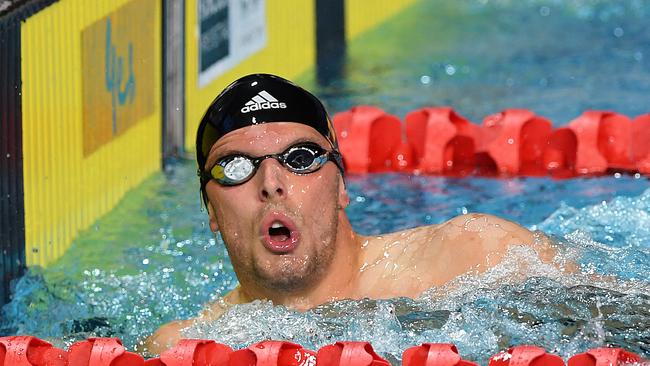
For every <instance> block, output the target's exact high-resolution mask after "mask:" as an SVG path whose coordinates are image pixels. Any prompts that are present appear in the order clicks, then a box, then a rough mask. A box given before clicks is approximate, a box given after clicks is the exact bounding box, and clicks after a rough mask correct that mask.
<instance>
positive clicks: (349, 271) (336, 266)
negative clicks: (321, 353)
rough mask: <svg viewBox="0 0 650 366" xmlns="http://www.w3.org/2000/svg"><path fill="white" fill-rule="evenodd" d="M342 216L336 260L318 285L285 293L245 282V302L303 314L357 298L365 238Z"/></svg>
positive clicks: (243, 290)
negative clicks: (268, 302) (267, 303)
mask: <svg viewBox="0 0 650 366" xmlns="http://www.w3.org/2000/svg"><path fill="white" fill-rule="evenodd" d="M340 215H341V216H342V217H339V227H338V230H337V233H336V243H335V247H336V252H335V254H334V258H333V259H332V262H331V263H330V266H329V268H326V269H325V270H324V273H323V275H322V277H321V278H320V279H319V280H318V281H317V283H315V284H314V285H312V286H309V287H307V288H305V289H300V290H297V291H291V292H285V291H278V290H274V289H268V288H264V287H260V286H259V285H258V284H257V283H255V281H242V283H241V287H240V289H239V292H240V295H241V297H242V300H243V301H242V302H250V301H252V300H261V299H268V300H271V301H272V302H273V303H274V304H276V305H284V306H287V307H291V308H294V309H297V310H301V311H304V310H308V309H310V308H313V307H315V306H318V305H321V304H323V303H326V302H330V301H335V300H341V299H348V298H355V295H356V292H357V291H356V288H357V283H358V277H359V269H360V267H361V264H360V262H359V258H360V254H361V249H362V248H361V240H362V239H363V237H362V236H361V235H358V234H356V233H355V232H354V231H353V230H352V226H351V225H350V222H349V221H348V219H347V217H346V216H345V213H341V214H340Z"/></svg>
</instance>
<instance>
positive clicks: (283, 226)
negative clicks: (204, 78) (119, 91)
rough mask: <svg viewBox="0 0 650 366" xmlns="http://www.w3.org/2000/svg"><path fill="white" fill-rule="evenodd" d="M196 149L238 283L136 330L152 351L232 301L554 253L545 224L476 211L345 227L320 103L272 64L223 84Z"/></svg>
mask: <svg viewBox="0 0 650 366" xmlns="http://www.w3.org/2000/svg"><path fill="white" fill-rule="evenodd" d="M376 143H380V142H376ZM196 152H197V153H196V154H197V161H198V166H199V170H198V173H199V176H200V182H201V193H202V195H203V199H204V201H205V204H206V207H207V210H208V215H209V219H210V228H211V230H212V231H213V232H215V233H217V232H219V233H220V234H221V237H222V238H223V241H224V243H225V245H226V248H227V250H228V254H229V256H230V259H231V261H232V264H233V268H234V270H235V273H236V275H237V278H238V280H239V285H238V286H237V287H236V288H235V289H234V290H233V291H231V292H230V293H228V294H227V295H226V296H225V297H224V298H223V300H222V301H219V302H217V303H213V304H209V305H207V306H206V308H205V310H204V311H203V312H202V313H201V314H200V315H199V317H197V318H195V319H189V320H178V321H174V322H171V323H168V324H166V325H163V326H162V327H160V328H159V329H158V330H157V331H156V332H155V333H154V334H153V335H152V336H151V337H149V338H148V339H147V340H146V341H145V347H146V348H147V350H148V351H149V352H150V353H153V354H158V353H160V352H162V351H164V350H166V349H168V348H171V347H173V346H174V345H175V344H176V343H177V342H178V341H179V340H180V339H181V330H182V329H183V328H185V327H188V326H191V325H192V324H193V323H194V322H196V321H207V320H212V319H216V318H217V317H219V316H220V315H221V314H222V313H223V312H224V311H225V310H226V309H227V307H228V306H231V305H233V304H242V303H246V302H251V301H253V300H256V299H268V300H271V301H272V302H273V303H274V304H276V305H285V306H287V307H291V308H294V309H297V310H300V311H304V310H308V309H310V308H312V307H315V306H318V305H320V304H323V303H326V302H330V301H335V300H341V299H363V298H374V299H386V298H393V297H402V296H404V297H410V298H416V297H418V296H419V295H420V294H422V293H423V292H424V291H425V290H428V289H430V288H432V287H434V286H442V285H444V284H446V283H448V282H449V281H451V280H453V279H454V278H456V277H457V276H460V275H462V274H466V273H482V272H485V271H486V270H487V269H489V268H491V267H493V266H495V265H497V264H498V263H500V262H501V260H502V259H503V258H504V256H505V255H506V252H507V250H508V248H509V247H511V246H516V245H525V246H530V247H532V248H533V249H535V250H536V252H537V253H538V255H539V257H540V258H541V260H542V261H544V262H548V263H550V262H551V261H552V260H553V257H554V255H555V249H554V248H553V246H552V245H551V243H550V241H549V240H547V239H546V238H545V237H544V236H543V235H539V234H534V233H532V232H530V231H529V230H527V229H525V228H523V227H521V226H519V225H517V224H515V223H512V222H509V221H506V220H504V219H501V218H498V217H495V216H491V215H485V214H467V215H462V216H458V217H455V218H452V219H451V220H449V221H447V222H445V223H442V224H439V225H431V226H424V227H417V228H414V229H408V230H404V231H400V232H395V233H389V234H385V235H379V236H363V235H360V234H358V233H356V232H354V230H353V229H352V226H351V225H350V221H349V220H348V217H347V215H346V213H345V210H344V209H345V208H346V206H347V205H348V203H349V197H348V194H347V192H346V187H345V182H344V175H345V168H344V165H343V161H342V158H341V155H340V153H339V152H338V145H337V141H336V134H335V132H334V129H333V127H332V124H331V122H330V119H329V117H328V115H327V112H326V111H325V108H324V107H323V105H322V104H321V102H320V101H319V100H318V99H317V98H316V97H315V96H314V95H312V94H310V93H309V92H307V91H306V90H304V89H302V88H300V87H298V86H297V85H295V84H293V83H292V82H290V81H288V80H285V79H282V78H280V77H278V76H274V75H267V74H255V75H248V76H245V77H243V78H241V79H239V80H237V81H235V82H234V83H232V84H230V86H228V87H227V88H226V89H225V90H224V91H223V92H221V94H219V96H217V98H216V99H215V100H214V101H213V102H212V104H211V105H210V107H209V108H208V110H207V112H206V113H205V116H204V117H203V119H202V121H201V123H200V125H199V128H198V134H197V140H196Z"/></svg>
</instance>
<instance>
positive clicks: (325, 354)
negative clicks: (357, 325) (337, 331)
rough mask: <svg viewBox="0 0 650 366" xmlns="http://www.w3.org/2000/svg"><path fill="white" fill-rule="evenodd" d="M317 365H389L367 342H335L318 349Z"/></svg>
mask: <svg viewBox="0 0 650 366" xmlns="http://www.w3.org/2000/svg"><path fill="white" fill-rule="evenodd" d="M316 365H318V366H390V363H389V362H388V361H386V360H385V359H383V358H381V357H380V356H379V355H378V354H377V353H375V350H374V349H373V348H372V346H371V345H370V343H368V342H336V343H335V344H331V345H329V346H325V347H322V348H321V349H319V350H318V355H317V356H316Z"/></svg>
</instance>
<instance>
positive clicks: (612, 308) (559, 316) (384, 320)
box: [0, 0, 650, 364]
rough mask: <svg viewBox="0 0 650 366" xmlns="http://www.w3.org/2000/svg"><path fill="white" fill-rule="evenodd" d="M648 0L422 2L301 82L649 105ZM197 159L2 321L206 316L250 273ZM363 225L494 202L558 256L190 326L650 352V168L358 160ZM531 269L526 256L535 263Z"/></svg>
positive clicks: (153, 183) (20, 295)
mask: <svg viewBox="0 0 650 366" xmlns="http://www.w3.org/2000/svg"><path fill="white" fill-rule="evenodd" d="M648 15H650V6H646V5H644V2H643V1H617V2H609V1H596V0H589V1H586V0H585V1H578V0H574V1H566V2H560V1H541V0H540V1H533V0H528V1H506V0H501V1H487V0H483V1H479V0H463V1H451V0H450V1H436V2H429V1H424V2H421V3H418V4H416V5H415V6H414V7H413V8H411V9H407V10H406V11H405V12H403V13H402V14H400V15H399V16H397V17H396V18H395V19H393V20H391V21H389V22H388V23H386V24H384V25H382V26H381V27H380V28H378V29H377V30H376V31H372V32H370V33H367V34H365V35H363V36H362V37H360V38H359V39H358V40H355V41H354V42H353V43H352V44H351V45H350V47H349V50H348V55H347V60H346V63H345V67H344V69H343V72H342V73H341V74H340V75H334V76H333V77H332V78H331V79H329V80H325V81H323V80H320V83H318V82H317V81H316V76H315V73H309V74H307V75H304V77H303V78H302V83H303V84H304V85H305V86H307V87H308V88H309V89H312V90H314V91H316V92H317V93H318V94H319V95H320V96H321V97H322V98H323V99H324V101H325V103H326V104H327V106H328V108H329V110H330V111H333V112H335V111H341V110H344V109H347V108H349V107H351V106H354V105H358V104H373V105H377V106H380V107H382V108H384V109H385V110H387V111H388V112H390V113H393V114H396V115H398V116H400V117H403V116H404V114H405V113H407V112H408V111H411V110H413V109H416V108H419V107H422V106H430V105H451V106H454V107H455V108H456V110H457V111H458V112H460V113H461V114H463V115H464V116H466V117H468V118H470V119H471V120H473V121H475V122H479V121H480V120H481V118H482V117H484V116H486V115H488V114H491V113H494V112H498V111H499V110H501V109H504V108H510V107H521V108H528V109H531V110H533V111H535V112H536V113H538V114H540V115H543V116H546V117H548V118H550V119H551V120H552V121H553V122H554V124H555V125H556V126H557V125H562V124H565V123H567V122H568V121H570V120H571V119H572V118H575V117H576V116H578V115H579V114H580V113H581V112H582V111H583V110H585V109H590V108H592V109H612V110H615V111H618V112H620V113H624V114H627V115H630V116H635V115H638V114H641V113H646V112H649V111H650V110H648V99H647V95H650V43H648V42H647V40H648V39H650V29H648V27H647V26H646V23H647V21H646V20H645V19H647V16H648ZM194 172H195V166H194V163H193V162H192V161H191V160H188V161H179V162H177V163H175V164H172V165H171V166H170V167H169V168H168V169H167V170H166V171H165V172H162V173H160V174H157V175H154V176H152V177H151V178H150V179H148V180H147V181H146V182H145V183H144V184H143V185H142V186H141V187H139V188H138V189H136V190H135V191H133V192H131V193H129V194H128V195H127V196H126V197H125V199H124V200H123V201H122V202H121V203H120V204H119V205H118V207H117V208H116V209H115V210H113V212H111V213H110V214H108V215H107V216H105V217H104V218H102V219H101V220H99V221H98V222H97V223H96V224H95V225H93V227H91V228H90V229H88V230H87V231H85V232H84V233H82V235H81V236H80V237H79V238H78V239H77V240H76V241H75V243H74V244H73V246H72V248H71V250H70V251H69V253H68V254H67V255H65V256H64V257H63V258H62V259H61V260H59V261H58V262H57V263H55V264H54V265H52V266H50V267H48V268H47V269H45V270H44V269H39V268H32V269H31V270H30V271H29V273H28V274H27V275H26V276H25V277H24V278H22V279H21V280H20V281H19V282H18V283H17V285H16V289H15V292H14V299H13V300H12V302H11V303H9V304H8V305H6V306H5V307H3V309H2V313H1V315H2V317H1V318H0V335H10V334H32V335H35V336H38V337H40V338H44V339H47V340H49V341H51V342H53V343H54V344H56V345H58V346H60V347H67V346H69V345H70V344H71V343H73V342H74V341H77V340H82V339H86V338H88V337H91V336H115V337H119V338H121V339H122V340H123V341H124V343H125V345H126V346H127V347H128V348H133V347H134V346H135V345H136V344H137V343H138V341H139V340H140V339H141V338H142V337H145V336H147V335H149V334H151V332H153V331H154V330H155V329H156V328H157V327H158V326H159V325H161V324H163V323H165V322H167V321H170V320H173V319H179V318H188V317H192V316H195V315H196V314H197V312H198V311H199V310H200V309H201V308H202V304H204V303H205V302H207V301H210V300H214V299H216V298H218V297H219V295H220V294H223V293H225V292H227V291H229V290H230V289H232V288H233V287H234V286H235V285H236V284H237V280H236V277H235V276H234V273H233V270H232V266H231V264H230V262H229V260H228V256H227V253H226V251H225V249H224V246H223V243H222V242H221V240H220V238H214V237H213V236H212V234H211V233H210V230H209V229H208V227H207V226H208V223H207V215H206V213H205V212H204V211H202V210H201V208H200V199H199V193H198V185H197V182H196V177H195V174H194ZM346 180H347V188H348V190H349V193H350V196H351V204H350V206H349V207H348V209H347V212H348V214H349V216H350V219H351V222H352V225H353V227H354V228H355V230H357V231H359V232H361V233H362V234H379V233H383V232H390V231H396V230H400V229H404V228H410V227H415V226H419V225H426V224H436V223H441V222H443V221H445V220H447V219H449V218H451V217H454V216H456V215H459V214H463V213H468V212H485V213H490V214H495V215H498V216H502V217H505V218H507V219H510V220H513V221H516V222H518V223H520V224H522V225H524V226H526V227H528V228H530V229H531V230H541V231H543V232H544V233H546V234H548V235H551V236H553V237H554V238H555V239H556V240H557V241H558V243H559V244H558V246H559V249H560V250H559V254H558V257H557V258H556V261H557V262H558V263H561V262H562V261H566V260H570V261H575V262H577V263H578V264H579V265H580V266H581V273H580V274H575V275H561V274H560V273H558V271H557V270H556V269H555V267H553V266H548V265H544V264H542V263H540V262H539V261H538V260H537V258H536V256H535V255H534V253H531V252H529V251H527V250H525V249H524V248H513V250H512V251H511V252H510V253H509V255H508V256H507V257H506V259H505V260H504V262H503V263H502V264H501V265H499V266H497V267H495V268H494V269H493V270H491V271H489V272H487V273H485V274H483V275H481V276H469V275H468V276H465V277H461V278H459V279H457V280H456V281H455V282H454V283H450V284H448V285H447V286H445V287H443V288H437V289H432V290H430V291H429V292H427V293H426V294H424V295H423V296H422V297H421V298H419V299H404V298H399V299H392V300H381V301H374V300H364V301H341V302H336V303H331V304H325V305H322V306H320V307H318V308H316V309H313V310H311V311H308V312H306V313H299V312H295V311H293V310H290V309H287V308H284V307H280V306H273V305H272V304H270V303H268V302H264V301H259V302H254V303H251V304H246V305H241V306H236V307H234V308H232V309H231V311H229V312H227V313H226V314H225V315H224V316H223V317H222V318H220V319H218V320H217V321H215V322H212V323H206V324H201V325H199V326H197V327H194V328H192V329H188V330H187V331H186V333H185V335H186V336H188V337H198V338H211V339H215V340H217V341H220V342H224V343H227V344H229V345H231V346H232V347H234V348H240V347H243V346H245V345H248V344H250V343H253V342H256V341H259V340H263V339H269V338H273V339H286V340H290V341H293V342H296V343H300V344H302V345H303V346H305V347H307V348H311V349H318V348H319V347H321V346H323V345H325V344H329V343H333V342H335V341H337V340H342V339H347V340H366V341H370V342H372V344H373V346H374V347H375V349H376V350H377V351H378V352H379V353H380V354H382V355H383V356H385V357H387V358H388V359H389V360H391V362H393V363H394V364H399V358H400V357H401V352H402V351H403V350H404V349H406V348H408V347H409V346H411V345H414V344H418V343H420V342H424V341H427V342H453V343H455V344H456V345H457V346H458V348H459V351H460V352H461V354H462V355H463V356H464V357H465V358H467V359H471V360H475V361H478V362H480V363H483V364H485V363H486V359H487V357H488V356H489V355H492V354H494V353H496V352H498V351H500V350H503V349H505V348H507V347H508V346H510V345H517V344H524V343H527V344H536V345H540V346H542V347H545V348H547V349H548V350H549V351H553V352H556V353H558V354H560V355H562V356H564V357H569V356H571V355H573V354H575V353H578V352H583V351H585V350H586V349H588V348H591V347H597V346H601V345H606V344H610V345H616V346H621V347H625V348H627V349H629V350H632V351H634V352H636V353H638V354H639V355H641V356H643V357H646V358H650V280H649V279H648V273H650V189H649V187H650V185H649V184H648V179H647V178H646V177H643V176H640V175H636V176H634V175H625V174H616V175H611V176H605V177H599V178H588V179H581V178H578V179H571V180H553V179H550V178H509V179H486V178H464V179H458V178H447V177H430V176H409V175H401V174H374V175H365V176H348V177H347V178H346ZM521 273H526V274H527V275H526V276H522V275H521Z"/></svg>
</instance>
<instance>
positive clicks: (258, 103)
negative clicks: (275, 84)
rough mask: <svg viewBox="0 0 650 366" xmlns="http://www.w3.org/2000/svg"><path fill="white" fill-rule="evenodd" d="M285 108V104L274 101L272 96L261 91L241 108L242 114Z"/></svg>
mask: <svg viewBox="0 0 650 366" xmlns="http://www.w3.org/2000/svg"><path fill="white" fill-rule="evenodd" d="M283 108H287V104H286V103H282V102H279V101H278V100H277V99H275V97H274V96H272V95H271V94H269V93H268V92H267V91H266V90H262V91H261V92H259V93H257V95H256V96H254V97H253V98H251V100H249V101H248V102H247V103H246V104H245V105H244V107H242V109H241V112H242V113H248V112H251V111H259V110H260V109H283Z"/></svg>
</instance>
